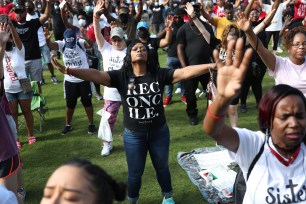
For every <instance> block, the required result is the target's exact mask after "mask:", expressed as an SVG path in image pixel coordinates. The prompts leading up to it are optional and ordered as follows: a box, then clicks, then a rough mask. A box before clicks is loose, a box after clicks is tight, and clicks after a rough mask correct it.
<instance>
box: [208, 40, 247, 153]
mask: <svg viewBox="0 0 306 204" xmlns="http://www.w3.org/2000/svg"><path fill="white" fill-rule="evenodd" d="M232 50H235V59H234V61H233V60H232ZM214 58H215V61H216V62H217V67H218V76H217V84H218V87H217V96H216V98H215V99H214V100H213V102H212V104H211V105H210V106H209V107H208V109H207V113H206V116H205V119H204V121H203V130H204V131H205V132H206V133H207V134H209V135H210V136H211V137H212V138H213V139H215V140H216V141H217V143H218V144H220V145H222V146H224V147H225V148H227V149H228V150H230V151H233V152H236V151H237V149H238V147H239V136H238V134H237V132H236V131H235V130H234V129H233V128H232V127H229V126H227V125H226V124H225V115H226V113H227V109H228V107H229V105H230V103H231V101H232V100H233V99H234V98H235V97H237V96H238V95H239V93H240V89H241V86H242V83H243V80H244V77H245V74H246V72H247V69H248V66H249V62H250V60H251V58H252V50H251V49H248V50H247V51H246V52H244V50H243V40H242V39H238V40H237V43H236V47H235V42H234V41H231V42H229V44H228V49H227V58H226V60H225V64H223V62H222V61H221V60H220V59H219V56H218V52H217V51H216V50H215V51H214Z"/></svg>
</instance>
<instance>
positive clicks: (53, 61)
mask: <svg viewBox="0 0 306 204" xmlns="http://www.w3.org/2000/svg"><path fill="white" fill-rule="evenodd" d="M51 62H52V64H53V66H55V68H56V69H58V71H60V72H61V73H63V74H67V69H66V67H64V66H63V65H61V64H60V63H59V62H58V61H57V60H56V59H55V55H54V56H52V57H51Z"/></svg>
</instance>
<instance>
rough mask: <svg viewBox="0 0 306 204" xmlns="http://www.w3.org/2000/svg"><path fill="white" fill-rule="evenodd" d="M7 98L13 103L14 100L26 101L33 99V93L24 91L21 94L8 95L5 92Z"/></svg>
mask: <svg viewBox="0 0 306 204" xmlns="http://www.w3.org/2000/svg"><path fill="white" fill-rule="evenodd" d="M5 96H6V98H7V100H8V101H13V100H25V99H31V98H33V93H32V92H30V93H27V94H25V93H23V91H21V92H19V93H8V92H5Z"/></svg>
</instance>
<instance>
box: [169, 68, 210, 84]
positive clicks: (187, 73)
mask: <svg viewBox="0 0 306 204" xmlns="http://www.w3.org/2000/svg"><path fill="white" fill-rule="evenodd" d="M215 67H216V63H211V64H199V65H191V66H187V67H184V68H181V69H176V70H175V71H174V74H173V81H172V83H173V84H175V83H177V82H179V81H183V80H187V79H191V78H194V77H197V76H200V75H203V74H206V73H208V72H209V70H213V69H215Z"/></svg>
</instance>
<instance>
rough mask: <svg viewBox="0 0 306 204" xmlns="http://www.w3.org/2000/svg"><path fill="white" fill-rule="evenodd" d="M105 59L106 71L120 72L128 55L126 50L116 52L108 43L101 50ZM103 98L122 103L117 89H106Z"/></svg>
mask: <svg viewBox="0 0 306 204" xmlns="http://www.w3.org/2000/svg"><path fill="white" fill-rule="evenodd" d="M100 52H101V55H102V58H103V69H104V71H111V70H119V69H121V67H122V65H123V59H124V57H125V55H126V48H125V49H124V50H121V51H119V50H115V49H114V48H113V46H111V45H110V44H109V43H108V42H107V41H104V45H103V47H102V49H101V50H100ZM103 98H104V99H106V100H110V101H121V96H120V94H119V92H118V90H117V89H116V88H109V87H107V86H105V87H104V93H103Z"/></svg>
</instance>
